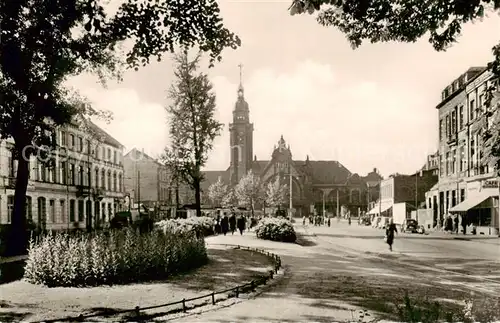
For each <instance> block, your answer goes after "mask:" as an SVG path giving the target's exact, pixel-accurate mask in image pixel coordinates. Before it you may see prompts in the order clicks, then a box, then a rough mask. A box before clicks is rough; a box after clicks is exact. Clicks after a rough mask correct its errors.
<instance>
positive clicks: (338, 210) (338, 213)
mask: <svg viewBox="0 0 500 323" xmlns="http://www.w3.org/2000/svg"><path fill="white" fill-rule="evenodd" d="M337 220H340V205H339V190H338V188H337Z"/></svg>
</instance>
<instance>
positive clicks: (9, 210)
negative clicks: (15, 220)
mask: <svg viewBox="0 0 500 323" xmlns="http://www.w3.org/2000/svg"><path fill="white" fill-rule="evenodd" d="M13 213H14V195H9V196H7V223H10V222H11V221H12V215H13Z"/></svg>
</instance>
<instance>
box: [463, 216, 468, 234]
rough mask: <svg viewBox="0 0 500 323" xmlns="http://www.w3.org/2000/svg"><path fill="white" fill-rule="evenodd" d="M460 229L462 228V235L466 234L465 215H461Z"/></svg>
mask: <svg viewBox="0 0 500 323" xmlns="http://www.w3.org/2000/svg"><path fill="white" fill-rule="evenodd" d="M462 229H463V230H464V235H466V234H467V221H466V220H465V216H463V215H462Z"/></svg>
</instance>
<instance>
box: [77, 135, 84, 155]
mask: <svg viewBox="0 0 500 323" xmlns="http://www.w3.org/2000/svg"><path fill="white" fill-rule="evenodd" d="M78 151H80V152H82V151H83V138H82V137H78Z"/></svg>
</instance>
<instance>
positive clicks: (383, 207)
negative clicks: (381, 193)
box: [367, 203, 392, 214]
mask: <svg viewBox="0 0 500 323" xmlns="http://www.w3.org/2000/svg"><path fill="white" fill-rule="evenodd" d="M391 207H392V204H384V203H382V205H381V206H380V205H378V204H377V206H375V207H374V208H373V209H371V210H370V211H369V212H368V213H367V214H379V213H381V212H385V211H387V210H389V209H390V208H391Z"/></svg>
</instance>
